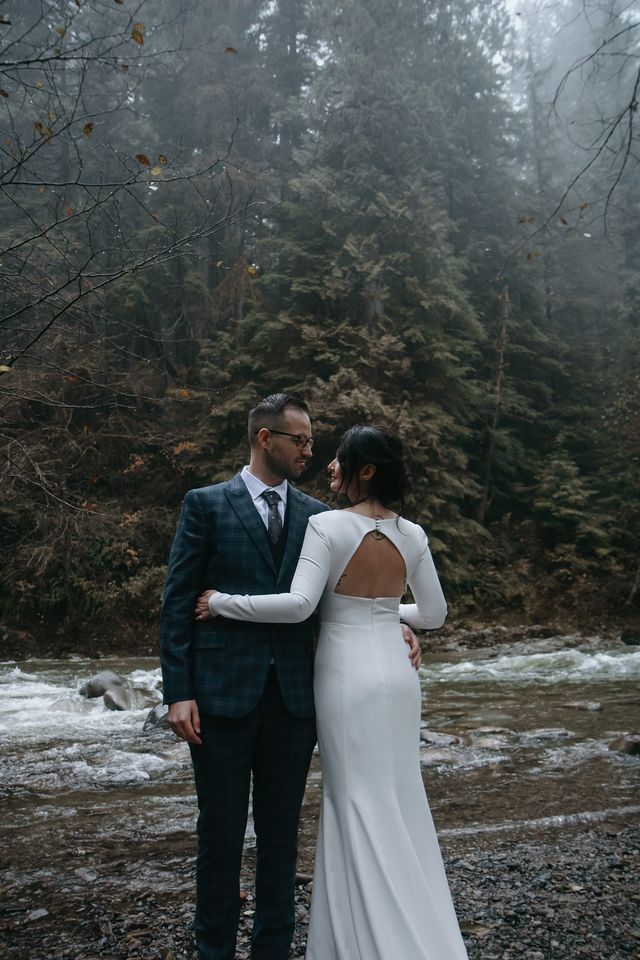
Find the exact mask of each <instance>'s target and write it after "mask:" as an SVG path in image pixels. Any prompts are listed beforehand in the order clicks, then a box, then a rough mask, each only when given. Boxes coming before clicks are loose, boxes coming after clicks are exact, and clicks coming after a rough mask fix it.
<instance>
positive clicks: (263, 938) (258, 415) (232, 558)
mask: <svg viewBox="0 0 640 960" xmlns="http://www.w3.org/2000/svg"><path fill="white" fill-rule="evenodd" d="M248 432H249V443H250V448H251V455H250V460H249V465H248V466H247V467H244V468H243V469H242V471H241V472H240V473H239V474H237V475H236V476H235V477H233V479H232V480H229V481H228V482H226V483H220V484H216V485H215V486H209V487H202V488H200V489H197V490H190V491H189V492H188V493H187V495H186V497H185V499H184V504H183V507H182V513H181V515H180V521H179V524H178V529H177V532H176V536H175V540H174V542H173V546H172V548H171V555H170V557H169V568H168V573H167V581H166V587H165V593H164V601H163V608H162V616H161V627H160V656H161V662H162V674H163V680H164V700H165V703H168V704H170V707H169V722H170V724H171V727H172V729H173V730H174V732H175V733H176V734H177V735H178V736H179V737H181V738H183V739H184V740H186V741H188V743H189V746H190V750H191V759H192V762H193V768H194V774H195V782H196V792H197V795H198V807H199V811H200V813H199V817H198V827H197V832H198V857H197V870H196V883H197V898H196V918H195V930H196V942H197V947H198V956H199V958H200V960H233V957H234V954H235V944H236V936H237V928H238V920H239V914H240V895H239V894H240V890H239V879H240V866H241V860H242V850H243V841H244V834H245V829H246V822H247V814H248V803H249V791H250V782H251V777H253V819H254V825H255V831H256V903H255V915H254V923H253V937H252V946H251V957H252V960H287V958H288V957H289V948H290V945H291V940H292V937H293V927H294V916H295V907H294V889H295V874H296V855H297V833H298V820H299V816H300V807H301V804H302V799H303V796H304V789H305V781H306V777H307V772H308V769H309V763H310V760H311V754H312V752H313V747H314V744H315V739H316V733H315V720H314V706H313V636H312V629H311V621H306V622H305V623H301V624H275V625H274V624H261V623H245V622H241V621H236V620H233V621H232V620H225V619H224V618H221V617H219V618H215V619H213V620H207V621H202V622H198V623H196V622H195V620H194V611H195V602H196V598H197V597H198V595H199V594H200V593H201V592H202V591H203V590H205V589H208V588H211V587H215V588H216V589H219V590H222V591H224V592H225V593H242V594H265V593H283V592H286V591H288V590H289V588H290V586H291V579H292V577H293V573H294V571H295V568H296V564H297V561H298V557H299V554H300V549H301V547H302V541H303V539H304V534H305V530H306V526H307V521H308V519H309V517H310V516H312V515H313V514H315V513H320V512H321V511H323V510H327V509H328V507H327V506H326V505H325V504H323V503H321V502H320V501H319V500H314V499H313V498H312V497H309V496H306V495H305V494H303V493H301V492H300V491H298V490H296V489H295V488H294V487H292V486H290V484H289V481H293V480H296V479H297V478H298V477H299V476H300V475H301V474H302V472H303V470H304V469H305V467H306V466H307V463H308V461H309V459H310V457H311V447H312V444H313V438H312V436H311V422H310V419H309V412H308V408H307V406H306V404H305V403H304V402H303V401H302V400H300V399H299V398H297V397H294V396H292V395H290V394H283V393H277V394H273V395H271V396H269V397H266V398H265V399H264V400H261V401H260V402H259V403H258V404H257V405H256V406H255V407H254V408H253V409H252V410H251V411H250V413H249V421H248ZM412 655H413V656H412V659H413V660H414V662H415V656H416V655H417V641H415V638H413V644H412Z"/></svg>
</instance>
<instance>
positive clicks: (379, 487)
mask: <svg viewBox="0 0 640 960" xmlns="http://www.w3.org/2000/svg"><path fill="white" fill-rule="evenodd" d="M336 457H337V460H338V463H339V464H340V470H341V471H342V489H343V490H345V491H346V490H348V489H349V487H351V488H352V490H354V491H356V495H355V500H359V499H360V497H361V496H362V495H363V494H364V493H366V496H367V497H372V498H375V499H376V500H379V501H380V503H381V504H382V505H383V506H385V507H387V506H389V504H391V503H399V505H400V512H401V511H402V507H403V506H404V497H405V494H406V492H407V490H408V488H409V478H408V476H407V468H406V466H405V463H404V447H403V445H402V440H400V438H399V437H397V436H396V435H395V434H394V433H391V431H390V430H387V429H386V428H385V427H375V426H372V427H368V426H365V425H363V424H358V425H357V426H355V427H350V428H349V429H348V430H347V432H346V433H345V434H344V435H343V437H342V440H341V441H340V445H339V447H338V452H337V454H336ZM368 463H370V464H372V465H373V466H374V467H375V468H376V471H375V473H374V475H373V476H372V478H371V480H368V481H367V482H366V487H364V488H363V489H362V490H361V484H360V480H359V474H360V471H361V470H362V468H363V467H366V465H367V464H368Z"/></svg>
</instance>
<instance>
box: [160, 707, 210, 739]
mask: <svg viewBox="0 0 640 960" xmlns="http://www.w3.org/2000/svg"><path fill="white" fill-rule="evenodd" d="M167 716H168V720H169V726H170V727H171V729H172V730H173V732H174V733H175V735H176V737H180V739H181V740H187V741H188V742H189V743H195V744H196V745H198V746H199V745H200V744H201V743H202V740H201V739H200V713H199V711H198V704H197V703H196V701H195V700H178V701H176V703H172V704H171V706H170V707H169V713H168V715H167Z"/></svg>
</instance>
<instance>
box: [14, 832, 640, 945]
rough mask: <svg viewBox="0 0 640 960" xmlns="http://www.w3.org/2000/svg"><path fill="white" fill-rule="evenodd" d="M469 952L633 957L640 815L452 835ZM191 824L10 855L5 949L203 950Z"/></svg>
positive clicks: (303, 865) (450, 861) (304, 898)
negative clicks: (519, 831)
mask: <svg viewBox="0 0 640 960" xmlns="http://www.w3.org/2000/svg"><path fill="white" fill-rule="evenodd" d="M441 845H442V849H443V854H444V856H445V861H446V864H447V872H448V875H449V879H450V883H451V889H452V894H453V897H454V901H455V904H456V909H457V912H458V916H459V919H460V923H461V927H462V930H463V934H464V937H465V942H466V944H467V949H468V953H469V960H513V958H520V957H522V958H524V960H576V958H581V960H630V958H634V957H635V958H637V957H638V956H640V892H639V891H638V886H637V877H638V875H639V874H640V818H639V817H638V815H637V814H635V815H633V816H628V815H627V816H622V817H620V818H614V819H611V820H608V821H606V822H601V823H597V824H590V825H586V824H582V825H580V826H577V827H576V826H574V827H566V826H564V827H560V826H559V825H558V826H557V827H556V828H555V829H550V828H549V827H546V828H544V829H542V830H539V831H535V832H534V833H532V834H530V835H529V836H527V837H522V836H520V837H514V836H511V835H495V834H494V835H484V836H482V835H479V836H478V835H476V836H474V837H464V838H462V837H457V838H453V837H445V838H443V839H442V841H441ZM193 854H194V842H193V836H192V835H191V834H189V833H182V834H177V835H176V834H174V835H172V836H171V837H170V838H169V837H155V838H153V837H150V836H139V837H136V836H131V837H130V838H129V840H128V841H127V842H119V841H117V840H109V839H108V838H104V839H101V840H98V841H97V842H92V843H89V844H88V843H87V841H86V839H85V838H78V839H77V841H76V842H75V843H72V844H70V845H69V846H68V847H65V848H60V847H57V848H50V849H47V850H31V851H29V850H28V848H25V847H24V846H22V847H21V848H20V850H19V851H18V850H17V849H16V850H15V851H14V852H13V853H11V852H10V853H9V854H8V855H6V856H5V865H4V866H5V881H4V884H3V890H2V893H3V902H4V906H3V908H2V913H1V915H0V942H1V943H2V944H3V950H2V953H3V956H4V957H5V960H67V958H69V960H98V958H100V960H121V958H122V960H124V958H127V960H187V958H188V960H193V958H194V956H195V955H194V952H193V945H192V934H191V918H192V915H193V904H194V880H193V866H194V856H193ZM252 868H253V854H252V851H251V849H249V850H248V851H247V854H246V856H245V861H244V868H243V895H244V896H245V897H246V899H245V900H244V902H243V908H242V919H241V926H240V936H239V947H238V953H237V960H246V958H248V956H249V935H250V929H251V922H252V905H253V903H252V901H253V893H252V880H251V877H252ZM311 868H312V864H311V862H310V858H309V857H308V855H305V853H304V851H303V854H302V856H301V861H300V874H301V875H300V877H299V880H300V883H299V885H298V887H297V915H298V919H297V927H296V936H295V942H294V950H293V953H292V957H293V958H295V960H302V958H303V957H304V944H305V937H306V930H307V922H308V909H309V900H310V894H311V886H312V884H311V883H310V882H309V879H308V875H309V872H310V870H311Z"/></svg>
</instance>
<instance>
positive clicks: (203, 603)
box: [196, 590, 218, 620]
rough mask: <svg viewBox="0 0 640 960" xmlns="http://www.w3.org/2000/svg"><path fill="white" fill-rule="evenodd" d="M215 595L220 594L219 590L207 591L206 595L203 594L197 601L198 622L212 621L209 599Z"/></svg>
mask: <svg viewBox="0 0 640 960" xmlns="http://www.w3.org/2000/svg"><path fill="white" fill-rule="evenodd" d="M214 593H218V591H217V590H205V591H204V593H201V594H200V596H199V597H198V599H197V600H196V620H212V619H213V618H212V616H211V613H210V611H209V597H211V596H212V595H213V594H214Z"/></svg>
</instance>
